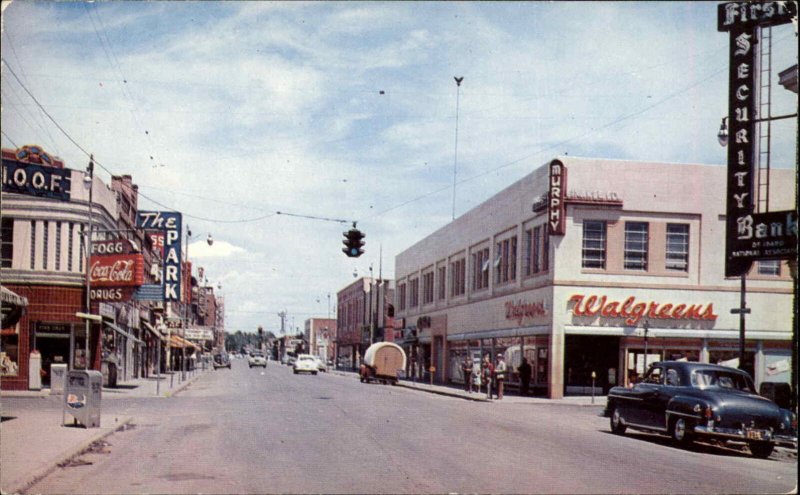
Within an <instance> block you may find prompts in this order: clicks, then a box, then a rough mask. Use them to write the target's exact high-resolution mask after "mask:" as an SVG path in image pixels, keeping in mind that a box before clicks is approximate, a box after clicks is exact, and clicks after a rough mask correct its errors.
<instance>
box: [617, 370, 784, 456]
mask: <svg viewBox="0 0 800 495" xmlns="http://www.w3.org/2000/svg"><path fill="white" fill-rule="evenodd" d="M755 390H756V389H755V386H754V385H753V380H752V379H751V378H750V375H748V374H747V373H745V372H744V371H741V370H738V369H735V368H728V367H725V366H717V365H713V364H703V363H695V362H683V361H664V362H657V363H654V364H653V365H652V366H651V367H650V368H649V370H648V371H647V374H646V375H645V376H644V379H643V380H642V381H641V382H640V383H637V384H636V385H634V386H633V388H625V387H614V388H612V389H611V390H610V391H609V392H608V403H607V404H606V409H605V412H604V414H605V416H606V417H609V418H611V431H612V432H614V433H616V434H620V435H621V434H623V433H625V430H626V428H632V429H637V430H644V431H650V432H657V433H663V434H667V435H670V436H671V437H672V438H673V439H674V440H675V441H676V442H677V443H679V444H683V445H689V444H691V443H692V441H693V440H694V439H695V438H697V439H700V438H702V439H704V440H712V441H716V442H729V441H737V442H740V443H741V442H744V443H746V444H747V445H748V446H749V448H750V452H751V453H752V454H753V455H754V456H755V457H761V458H766V457H769V455H770V454H772V451H773V449H774V448H775V445H776V444H786V445H791V446H794V447H795V448H796V447H797V418H796V416H795V415H794V414H792V413H791V412H790V411H789V410H787V409H782V408H780V407H778V405H777V404H775V403H774V402H772V401H771V400H769V399H767V398H764V397H761V396H760V395H758V394H756V391H755Z"/></svg>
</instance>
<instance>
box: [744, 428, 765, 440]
mask: <svg viewBox="0 0 800 495" xmlns="http://www.w3.org/2000/svg"><path fill="white" fill-rule="evenodd" d="M744 433H745V436H746V437H747V439H748V440H761V438H762V437H763V434H762V433H761V431H759V430H745V431H744Z"/></svg>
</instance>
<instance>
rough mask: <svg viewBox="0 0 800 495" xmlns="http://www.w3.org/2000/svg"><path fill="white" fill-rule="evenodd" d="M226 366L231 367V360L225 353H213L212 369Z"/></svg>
mask: <svg viewBox="0 0 800 495" xmlns="http://www.w3.org/2000/svg"><path fill="white" fill-rule="evenodd" d="M217 368H228V369H231V360H230V359H228V355H227V354H226V353H219V354H214V369H217Z"/></svg>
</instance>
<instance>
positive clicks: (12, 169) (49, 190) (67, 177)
mask: <svg viewBox="0 0 800 495" xmlns="http://www.w3.org/2000/svg"><path fill="white" fill-rule="evenodd" d="M71 173H72V171H71V170H69V169H65V168H54V167H50V166H44V165H37V164H32V163H22V162H18V161H14V160H7V159H5V158H3V175H2V185H3V192H7V193H16V194H26V195H28V196H39V197H43V198H52V199H59V200H61V201H69V200H70V189H71V185H72V178H71Z"/></svg>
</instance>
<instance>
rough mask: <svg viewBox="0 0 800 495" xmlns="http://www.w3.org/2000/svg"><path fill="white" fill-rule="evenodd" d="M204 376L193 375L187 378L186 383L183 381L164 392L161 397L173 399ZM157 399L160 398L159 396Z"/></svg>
mask: <svg viewBox="0 0 800 495" xmlns="http://www.w3.org/2000/svg"><path fill="white" fill-rule="evenodd" d="M204 374H205V373H202V374H195V375H194V376H193V377H189V378H187V379H186V381H184V382H183V383H181V384H180V385H178V386H177V387H175V388H174V389H172V390H167V391H166V392H164V394H163V397H167V398H169V397H174V396H176V395H178V394H179V393H181V392H183V391H184V390H186V388H188V387H189V385H191V384H193V383H194V382H195V380H197V379H198V378H200V377H201V376H203V375H204ZM159 397H161V396H159Z"/></svg>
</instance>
